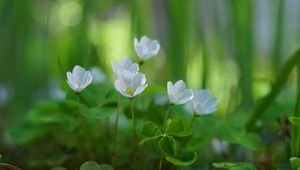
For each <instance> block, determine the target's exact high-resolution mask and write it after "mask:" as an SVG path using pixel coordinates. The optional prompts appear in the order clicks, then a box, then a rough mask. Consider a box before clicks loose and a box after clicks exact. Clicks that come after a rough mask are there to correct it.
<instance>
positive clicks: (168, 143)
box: [159, 136, 177, 157]
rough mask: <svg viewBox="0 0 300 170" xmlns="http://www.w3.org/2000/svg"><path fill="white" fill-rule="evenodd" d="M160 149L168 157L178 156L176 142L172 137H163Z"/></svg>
mask: <svg viewBox="0 0 300 170" xmlns="http://www.w3.org/2000/svg"><path fill="white" fill-rule="evenodd" d="M159 149H160V150H161V151H162V152H163V153H164V154H165V155H167V156H171V157H175V156H176V155H177V151H176V141H175V139H174V138H173V137H172V136H163V137H162V138H161V139H160V141H159Z"/></svg>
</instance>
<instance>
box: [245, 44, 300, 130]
mask: <svg viewBox="0 0 300 170" xmlns="http://www.w3.org/2000/svg"><path fill="white" fill-rule="evenodd" d="M299 60H300V48H298V49H297V50H296V52H295V53H293V54H292V56H291V57H289V58H288V60H287V61H286V63H285V64H284V65H283V68H282V70H281V71H280V72H279V74H278V76H277V78H276V81H275V83H274V84H273V86H272V89H271V92H270V93H269V94H267V95H266V96H265V97H264V98H263V99H262V100H261V101H260V102H259V103H258V104H257V105H256V106H255V108H254V110H253V112H252V113H251V115H250V117H249V118H248V120H247V122H246V129H247V130H250V129H251V128H253V127H254V125H255V122H256V120H257V119H258V118H259V117H260V116H262V115H263V113H264V112H265V111H266V110H267V108H268V107H269V106H270V105H271V104H272V102H273V101H274V100H275V98H276V96H277V95H278V94H279V92H280V91H281V88H282V87H283V86H284V84H285V83H286V80H287V78H288V75H289V74H290V73H291V71H292V70H293V68H294V67H295V66H296V65H297V63H298V62H299Z"/></svg>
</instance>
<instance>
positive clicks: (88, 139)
mask: <svg viewBox="0 0 300 170" xmlns="http://www.w3.org/2000/svg"><path fill="white" fill-rule="evenodd" d="M76 95H77V109H78V113H79V118H80V123H81V125H82V126H83V129H84V132H83V133H84V135H85V139H86V141H87V145H88V146H87V147H88V148H87V149H88V154H89V158H92V159H93V158H94V155H93V152H92V148H91V140H90V136H89V133H88V127H87V126H86V124H85V122H84V117H83V115H82V112H81V109H80V95H79V93H76Z"/></svg>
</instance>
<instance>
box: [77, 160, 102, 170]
mask: <svg viewBox="0 0 300 170" xmlns="http://www.w3.org/2000/svg"><path fill="white" fill-rule="evenodd" d="M80 170H101V167H100V165H99V164H98V163H97V162H94V161H87V162H85V163H83V164H82V165H81V166H80Z"/></svg>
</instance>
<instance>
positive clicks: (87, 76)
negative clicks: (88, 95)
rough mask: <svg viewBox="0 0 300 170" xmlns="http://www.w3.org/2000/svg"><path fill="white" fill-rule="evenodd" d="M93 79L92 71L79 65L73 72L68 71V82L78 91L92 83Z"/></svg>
mask: <svg viewBox="0 0 300 170" xmlns="http://www.w3.org/2000/svg"><path fill="white" fill-rule="evenodd" d="M92 79H93V78H92V75H91V73H90V72H89V71H87V70H85V69H84V68H82V67H80V66H78V65H76V66H75V67H74V68H73V71H72V72H70V71H68V72H67V83H68V85H69V86H70V88H71V89H72V90H74V91H75V92H77V93H80V92H81V91H82V90H84V89H85V88H86V87H87V86H88V85H89V84H91V82H92Z"/></svg>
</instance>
